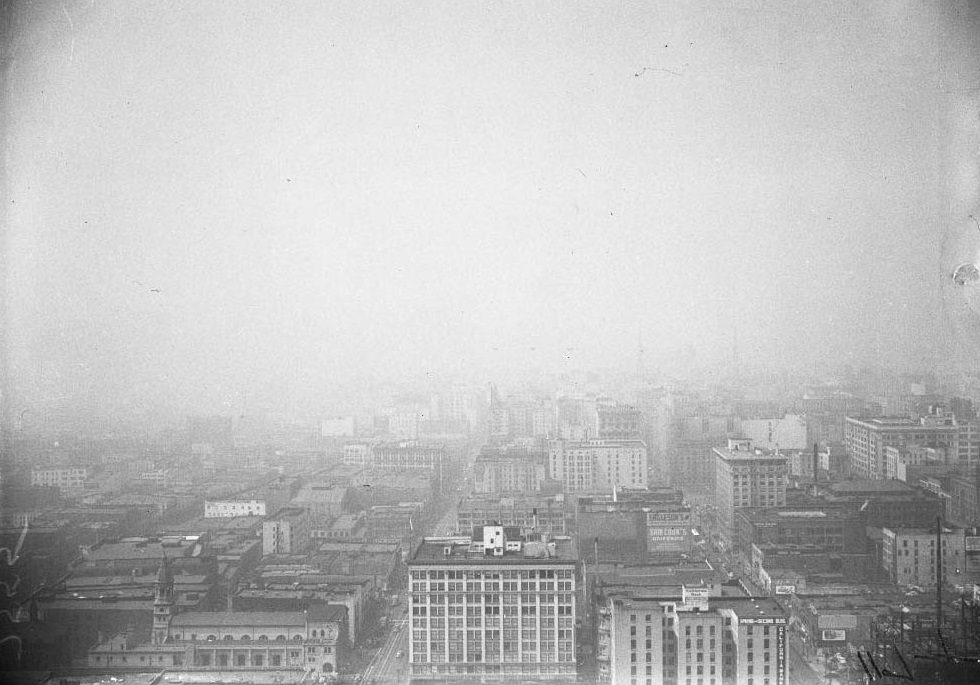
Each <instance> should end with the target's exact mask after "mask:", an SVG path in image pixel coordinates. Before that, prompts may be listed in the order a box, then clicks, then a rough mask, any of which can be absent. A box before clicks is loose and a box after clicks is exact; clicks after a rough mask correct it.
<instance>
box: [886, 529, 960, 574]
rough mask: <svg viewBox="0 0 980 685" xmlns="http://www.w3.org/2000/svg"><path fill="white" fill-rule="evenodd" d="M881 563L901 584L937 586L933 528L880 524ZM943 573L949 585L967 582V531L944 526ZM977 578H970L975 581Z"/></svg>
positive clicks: (934, 533) (942, 535)
mask: <svg viewBox="0 0 980 685" xmlns="http://www.w3.org/2000/svg"><path fill="white" fill-rule="evenodd" d="M881 533H882V540H881V564H882V566H884V568H885V570H886V571H888V575H889V576H890V577H891V579H892V581H893V582H895V583H897V584H898V585H903V586H912V585H915V586H918V587H936V531H935V530H934V529H933V530H930V529H928V528H896V529H892V528H882V531H881ZM941 537H942V555H943V577H944V578H945V579H946V582H947V583H950V584H952V585H963V584H964V582H967V580H968V578H967V568H966V532H965V531H964V530H963V529H962V528H944V529H943V531H942V534H941ZM975 580H976V579H969V582H974V581H975Z"/></svg>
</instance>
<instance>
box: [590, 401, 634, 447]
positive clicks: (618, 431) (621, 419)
mask: <svg viewBox="0 0 980 685" xmlns="http://www.w3.org/2000/svg"><path fill="white" fill-rule="evenodd" d="M642 429H643V416H642V414H641V413H640V410H639V409H637V408H636V407H631V406H629V405H626V404H612V405H599V406H597V407H596V412H595V437H596V438H598V439H599V440H640V439H642V437H643V430H642Z"/></svg>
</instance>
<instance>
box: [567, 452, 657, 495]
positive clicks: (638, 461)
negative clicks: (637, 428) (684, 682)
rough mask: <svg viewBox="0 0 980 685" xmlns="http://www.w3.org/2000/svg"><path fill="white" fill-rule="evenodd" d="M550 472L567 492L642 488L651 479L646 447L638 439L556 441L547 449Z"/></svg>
mask: <svg viewBox="0 0 980 685" xmlns="http://www.w3.org/2000/svg"><path fill="white" fill-rule="evenodd" d="M548 471H549V473H548V475H549V477H551V478H552V479H554V480H557V481H559V482H560V483H561V484H562V486H563V488H564V490H565V492H612V490H613V489H615V488H617V487H621V486H625V487H631V488H637V487H639V488H642V487H646V485H647V480H648V475H647V474H648V464H647V448H646V445H644V444H643V443H642V442H640V441H639V440H630V441H621V442H616V441H608V440H588V441H586V442H566V441H564V440H554V441H552V442H551V444H550V449H549V451H548Z"/></svg>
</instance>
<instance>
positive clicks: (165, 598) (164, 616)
mask: <svg viewBox="0 0 980 685" xmlns="http://www.w3.org/2000/svg"><path fill="white" fill-rule="evenodd" d="M173 613H174V577H173V574H172V573H171V571H170V562H169V561H167V557H166V555H164V557H163V561H162V562H161V563H160V569H159V570H158V571H157V580H156V584H155V596H154V598H153V644H155V645H162V644H163V643H165V642H166V641H167V640H168V639H169V638H170V619H171V618H173Z"/></svg>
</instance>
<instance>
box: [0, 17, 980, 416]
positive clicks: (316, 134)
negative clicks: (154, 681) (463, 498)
mask: <svg viewBox="0 0 980 685" xmlns="http://www.w3.org/2000/svg"><path fill="white" fill-rule="evenodd" d="M978 18H980V13H978V3H976V2H961V3H947V2H938V1H937V2H931V3H911V2H909V3H896V2H872V3H856V4H853V5H849V6H847V7H841V6H837V5H836V4H828V5H826V6H822V7H811V6H810V5H809V3H800V6H799V7H796V6H790V5H788V4H787V5H785V6H784V5H781V4H780V5H777V6H776V7H774V8H760V7H759V6H758V3H748V2H735V3H732V4H731V5H730V6H726V7H725V8H720V7H712V8H711V9H710V10H707V9H693V8H691V7H689V6H688V3H676V2H675V3H663V6H662V7H661V6H659V4H658V5H657V6H653V5H649V4H648V3H633V4H629V5H620V4H617V3H601V4H593V3H572V4H566V3H562V4H560V5H559V4H547V3H533V2H532V3H518V4H508V5H503V4H496V3H494V4H477V3H447V2H442V3H437V2H431V3H394V2H384V3H373V2H338V3H329V4H324V3H296V4H289V5H281V4H272V3H262V2H240V3H234V4H232V3H228V4H225V3H198V2H177V3H169V4H168V5H167V6H164V5H161V4H152V5H151V4H147V5H142V4H140V5H137V4H132V3H124V2H106V1H103V0H79V1H77V2H63V3H59V4H42V3H27V2H21V3H11V4H9V5H8V6H7V7H6V10H5V14H4V17H3V19H4V22H5V31H4V33H5V37H6V38H7V40H6V41H5V43H6V47H5V48H4V52H3V79H4V106H3V113H4V120H5V126H4V138H5V145H4V151H5V163H4V174H5V178H4V186H5V188H6V191H7V192H6V193H5V197H6V198H7V201H6V202H5V203H4V205H5V214H4V221H3V224H4V227H5V228H4V235H3V250H4V252H5V255H4V260H5V263H4V264H3V266H4V270H5V274H6V276H5V282H4V288H5V290H4V298H3V299H4V305H5V310H4V329H5V338H4V341H3V345H4V351H5V382H4V386H5V388H4V389H5V394H6V396H7V402H8V410H9V411H10V412H12V413H13V414H15V415H16V414H18V413H19V412H21V411H24V410H25V409H28V408H31V409H34V408H43V407H45V406H53V405H58V406H64V405H65V404H66V403H67V405H72V406H78V407H86V408H92V407H99V408H102V409H103V410H105V411H110V412H111V411H135V412H139V411H147V410H148V408H150V407H153V406H157V405H160V406H164V405H166V406H168V407H182V408H183V407H186V408H188V409H194V410H201V409H208V408H213V409H214V410H215V411H217V410H220V409H221V408H222V407H227V406H232V405H236V404H237V403H238V402H240V401H241V398H242V397H245V396H248V397H253V398H257V400H256V401H263V400H269V398H275V399H276V400H277V401H278V400H280V399H283V398H285V399H283V401H284V402H287V403H289V404H295V405H298V406H304V407H308V408H312V407H315V406H316V403H317V402H318V401H319V402H325V399H324V398H326V397H328V396H329V394H330V391H329V390H327V388H329V387H331V386H339V387H349V386H351V385H356V384H357V383H358V382H362V381H363V380H364V379H376V380H379V381H380V380H383V379H385V378H403V377H413V378H414V377H423V376H425V375H426V374H432V375H434V376H436V377H440V378H442V377H450V376H453V375H462V376H469V377H476V378H479V377H483V378H486V377H488V376H492V375H494V374H498V373H502V372H503V371H504V370H512V371H513V370H522V369H540V370H541V371H542V372H545V373H546V372H551V373H562V372H567V371H571V370H574V369H582V368H592V367H613V368H623V369H631V368H635V366H636V364H637V350H638V347H639V346H641V345H642V348H643V355H644V356H643V359H644V362H645V363H646V364H647V365H648V366H649V368H651V369H654V368H656V369H661V370H665V371H670V370H671V369H672V368H681V367H684V366H685V365H691V364H694V363H697V364H717V363H721V362H723V361H724V360H728V359H731V358H732V357H733V355H734V354H735V349H736V348H737V354H738V357H739V358H740V359H741V360H743V361H744V363H745V364H747V365H753V366H760V365H766V364H771V365H772V366H773V367H774V368H781V367H786V366H794V365H802V366H807V365H810V366H814V367H834V366H835V365H844V364H853V365H861V364H865V363H883V364H890V365H894V366H898V367H903V368H931V367H933V366H934V365H936V364H939V363H941V362H943V360H944V359H945V358H946V357H948V356H950V355H953V356H957V358H958V359H960V360H961V361H964V360H965V361H971V360H970V356H971V354H973V351H974V350H975V347H974V345H975V344H977V343H980V323H978V322H980V317H978V316H977V314H978V311H980V308H978V307H977V306H976V303H975V301H974V300H973V299H967V300H963V301H961V300H959V299H957V298H959V297H960V295H961V293H959V291H949V292H947V293H946V295H945V299H944V295H943V288H948V284H946V285H942V281H941V279H942V278H943V276H944V274H946V273H948V272H949V270H950V269H952V268H953V267H955V266H956V264H954V263H952V262H956V263H960V262H961V261H977V260H978V259H980V254H978V253H980V225H978V227H977V231H978V232H977V233H973V230H974V229H973V225H972V222H971V221H970V220H969V219H968V217H969V216H970V215H971V214H973V215H980V202H978V200H980V198H978V190H980V170H978V164H980V106H978V101H980V94H978V93H980V90H978V89H980V76H978V73H977V64H980V44H978V43H980V41H978V36H980V20H978ZM950 260H952V262H950V263H947V262H949V261H950ZM970 297H971V298H972V297H974V296H973V295H972V291H971V294H970ZM973 363H975V362H973Z"/></svg>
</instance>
